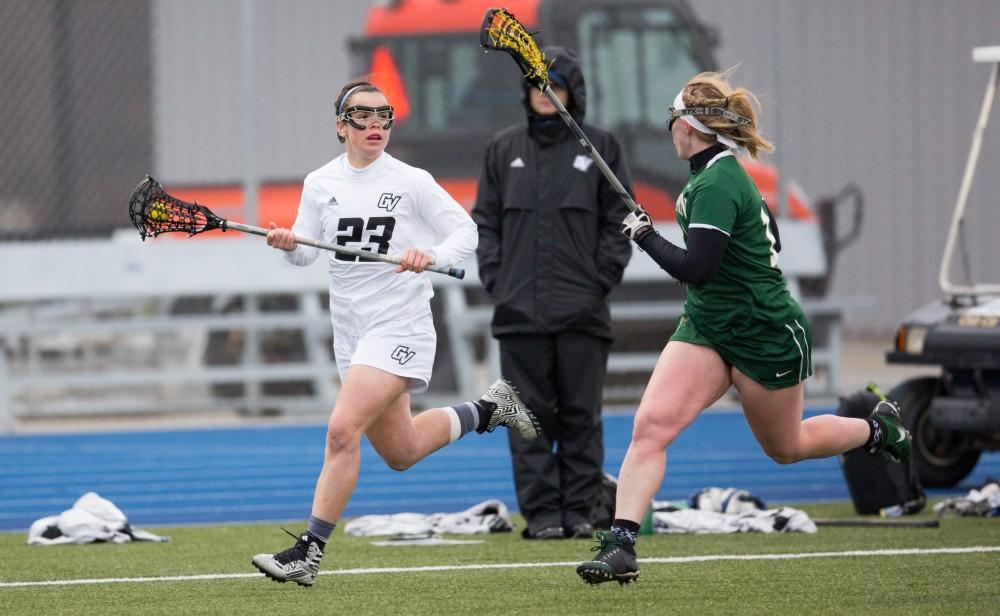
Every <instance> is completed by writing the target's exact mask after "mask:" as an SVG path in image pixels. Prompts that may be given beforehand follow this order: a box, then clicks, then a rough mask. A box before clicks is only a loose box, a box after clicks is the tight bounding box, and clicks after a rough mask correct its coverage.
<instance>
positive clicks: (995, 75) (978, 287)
mask: <svg viewBox="0 0 1000 616" xmlns="http://www.w3.org/2000/svg"><path fill="white" fill-rule="evenodd" d="M979 49H982V48H978V49H976V50H973V56H972V57H973V59H974V60H976V61H977V62H983V61H985V60H983V59H980V57H981V56H982V54H980V57H977V54H976V52H977V51H979ZM997 49H1000V48H997ZM992 61H993V62H994V64H993V71H992V72H991V73H990V81H989V83H987V85H986V95H985V96H983V106H982V108H981V109H980V110H979V121H978V122H976V130H975V131H974V132H973V133H972V147H971V148H970V150H969V158H968V160H967V161H966V163H965V173H964V174H963V176H962V185H961V187H960V188H959V189H958V201H957V202H956V203H955V213H954V215H953V216H952V219H951V227H950V228H949V229H948V240H947V242H945V245H944V256H942V258H941V272H940V274H939V276H938V282H939V283H940V285H941V290H942V291H944V292H945V293H948V294H951V295H976V294H980V293H1000V284H990V285H982V284H974V283H973V284H971V285H953V284H952V283H951V281H950V280H949V277H948V274H949V271H950V269H951V258H952V254H953V252H954V250H955V243H956V240H957V238H958V228H959V226H960V225H961V224H962V218H963V217H964V216H965V205H966V203H967V202H968V200H969V190H970V189H971V188H972V176H973V175H974V174H975V172H976V163H977V162H979V149H980V147H981V146H982V144H983V133H984V132H985V131H986V123H987V121H988V120H989V117H990V110H991V109H992V108H993V95H994V93H995V92H996V89H997V80H998V79H1000V57H998V58H994V59H992Z"/></svg>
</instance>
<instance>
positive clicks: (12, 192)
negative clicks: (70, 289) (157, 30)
mask: <svg viewBox="0 0 1000 616" xmlns="http://www.w3.org/2000/svg"><path fill="white" fill-rule="evenodd" d="M149 39H150V4H149V3H148V2H142V1H135V0H89V1H88V2H72V1H70V0H4V1H3V2H0V84H3V88H4V96H2V97H0V143H2V144H3V147H2V149H0V241H10V240H37V239H52V238H70V237H88V236H103V235H107V234H108V233H109V232H110V231H111V230H112V229H114V228H116V227H121V226H124V225H125V224H126V223H127V219H126V218H125V203H126V202H127V200H128V195H129V192H130V191H131V189H132V188H133V187H134V185H135V183H136V182H137V181H138V179H139V178H141V177H143V174H144V173H145V172H146V171H147V170H148V169H149V168H150V164H151V161H152V153H153V148H152V117H151V106H152V94H151V93H152V65H151V53H150V49H151V46H150V43H149Z"/></svg>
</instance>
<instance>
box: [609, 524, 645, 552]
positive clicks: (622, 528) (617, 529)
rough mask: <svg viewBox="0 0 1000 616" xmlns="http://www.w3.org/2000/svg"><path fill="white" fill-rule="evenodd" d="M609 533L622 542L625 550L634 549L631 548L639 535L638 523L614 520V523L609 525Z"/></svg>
mask: <svg viewBox="0 0 1000 616" xmlns="http://www.w3.org/2000/svg"><path fill="white" fill-rule="evenodd" d="M611 532H613V533H614V534H615V537H618V538H619V539H620V540H621V541H623V542H624V543H625V546H626V547H627V548H631V549H632V550H634V549H635V548H634V547H633V546H635V539H636V537H637V536H638V535H639V523H638V522H633V521H632V520H624V519H622V518H615V521H614V522H612V523H611Z"/></svg>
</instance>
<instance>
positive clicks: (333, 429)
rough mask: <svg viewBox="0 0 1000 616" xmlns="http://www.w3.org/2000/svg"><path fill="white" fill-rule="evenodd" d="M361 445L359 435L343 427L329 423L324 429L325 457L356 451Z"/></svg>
mask: <svg viewBox="0 0 1000 616" xmlns="http://www.w3.org/2000/svg"><path fill="white" fill-rule="evenodd" d="M360 445H361V434H359V433H358V432H357V430H352V429H350V428H347V427H345V426H342V425H339V424H335V423H330V424H328V425H327V427H326V455H327V456H335V455H338V454H344V453H351V452H355V451H358V449H359V448H360Z"/></svg>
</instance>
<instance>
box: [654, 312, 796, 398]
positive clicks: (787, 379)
mask: <svg viewBox="0 0 1000 616" xmlns="http://www.w3.org/2000/svg"><path fill="white" fill-rule="evenodd" d="M670 339H671V340H676V341H678V342H688V343H690V344H698V345H702V346H709V347H712V349H714V350H715V352H716V353H718V354H719V355H720V356H722V359H723V361H725V362H726V363H727V364H729V365H731V366H733V367H734V368H736V369H737V370H739V371H740V372H742V373H743V374H745V375H747V376H748V377H750V378H751V379H753V380H754V381H756V382H758V383H760V384H761V385H763V386H764V387H767V388H768V389H783V388H785V387H791V386H793V385H797V384H799V383H801V382H802V381H804V380H806V378H807V377H809V376H810V375H812V331H811V330H810V329H809V321H808V320H807V319H806V318H805V316H803V315H799V317H798V318H795V319H793V320H792V321H791V322H789V323H781V324H767V325H764V326H758V327H755V328H754V331H752V332H748V335H747V336H738V337H737V338H736V341H735V342H734V343H732V344H727V345H721V344H716V343H714V342H712V341H711V340H710V339H709V338H708V337H706V336H704V335H702V332H700V331H698V327H697V326H696V325H695V322H694V320H693V319H692V318H691V317H690V316H688V315H687V314H682V315H681V317H680V319H678V320H677V329H676V330H675V331H674V334H673V335H672V336H670Z"/></svg>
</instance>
